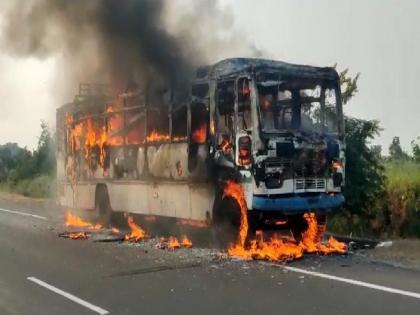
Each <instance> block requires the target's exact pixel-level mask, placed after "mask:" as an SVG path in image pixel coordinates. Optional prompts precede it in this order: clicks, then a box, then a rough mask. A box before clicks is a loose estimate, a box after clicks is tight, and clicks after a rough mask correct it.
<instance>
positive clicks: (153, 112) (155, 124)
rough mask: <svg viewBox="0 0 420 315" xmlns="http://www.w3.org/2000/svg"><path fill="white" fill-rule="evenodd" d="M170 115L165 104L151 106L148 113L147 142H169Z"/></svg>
mask: <svg viewBox="0 0 420 315" xmlns="http://www.w3.org/2000/svg"><path fill="white" fill-rule="evenodd" d="M169 140H170V137H169V116H168V110H167V109H165V108H164V107H163V106H161V107H153V108H150V109H149V111H148V113H147V142H148V143H154V142H168V141H169Z"/></svg>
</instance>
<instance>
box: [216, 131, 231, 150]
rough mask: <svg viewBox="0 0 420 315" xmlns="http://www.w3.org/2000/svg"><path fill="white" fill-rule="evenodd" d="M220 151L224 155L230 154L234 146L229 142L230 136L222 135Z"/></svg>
mask: <svg viewBox="0 0 420 315" xmlns="http://www.w3.org/2000/svg"><path fill="white" fill-rule="evenodd" d="M219 149H220V150H222V151H223V153H228V152H229V151H230V150H231V149H232V144H231V143H230V142H229V136H227V135H222V143H220V144H219Z"/></svg>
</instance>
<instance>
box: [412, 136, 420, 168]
mask: <svg viewBox="0 0 420 315" xmlns="http://www.w3.org/2000/svg"><path fill="white" fill-rule="evenodd" d="M411 149H412V152H413V160H414V161H416V162H417V163H420V137H417V141H414V140H413V141H411Z"/></svg>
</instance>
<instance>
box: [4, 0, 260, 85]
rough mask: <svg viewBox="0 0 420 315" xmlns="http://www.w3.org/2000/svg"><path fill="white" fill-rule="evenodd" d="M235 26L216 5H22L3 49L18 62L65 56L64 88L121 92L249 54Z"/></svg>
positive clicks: (12, 14)
mask: <svg viewBox="0 0 420 315" xmlns="http://www.w3.org/2000/svg"><path fill="white" fill-rule="evenodd" d="M232 20H233V19H232V15H231V14H229V12H228V11H226V12H224V10H222V9H221V8H220V5H219V4H218V3H217V2H216V1H164V0H124V1H117V0H90V1H86V0H72V1H66V0H31V1H19V2H17V4H15V5H14V6H12V7H11V9H10V11H9V12H8V14H7V16H6V23H5V26H4V30H3V38H2V46H3V49H5V50H6V51H8V52H9V53H11V54H14V55H16V56H22V57H27V56H35V57H38V58H45V57H49V56H51V55H55V54H57V55H60V56H62V57H63V58H64V60H65V64H66V67H64V68H63V71H65V72H66V75H67V76H68V78H69V81H70V82H65V83H67V84H73V85H76V84H77V83H78V82H77V81H90V82H109V83H111V84H112V86H113V87H114V88H116V89H118V90H120V91H121V90H122V89H123V88H124V86H125V85H126V83H127V81H129V80H135V81H136V82H146V81H148V80H150V79H153V80H157V81H160V82H162V83H164V84H175V83H177V82H181V81H185V80H184V79H185V78H186V77H188V75H189V74H190V73H191V71H192V70H193V69H194V67H196V66H197V65H201V64H205V63H207V62H209V61H214V59H215V57H216V58H217V57H219V56H223V57H224V56H226V55H229V50H230V51H231V52H233V50H236V52H245V54H248V55H250V54H251V55H252V54H253V53H255V51H254V50H253V48H252V47H253V46H252V45H250V44H249V43H248V42H247V41H246V40H245V37H244V36H243V34H240V33H235V35H233V34H234V32H233V31H232V25H233V21H232ZM232 38H234V40H232ZM234 45H237V46H241V48H240V49H236V48H237V47H233V46H234Z"/></svg>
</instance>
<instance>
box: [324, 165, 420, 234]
mask: <svg viewBox="0 0 420 315" xmlns="http://www.w3.org/2000/svg"><path fill="white" fill-rule="evenodd" d="M384 166H385V176H386V183H385V194H384V196H383V198H379V199H378V200H376V201H375V203H374V205H372V207H370V208H369V209H364V210H363V213H362V214H361V215H351V214H350V213H348V212H347V211H346V210H345V209H344V211H340V212H338V213H337V214H335V215H333V216H332V217H331V218H330V219H329V222H328V229H329V230H330V231H331V232H336V233H339V234H350V233H351V234H353V235H354V236H360V237H374V238H376V237H381V238H389V237H392V238H401V237H402V238H406V237H416V238H420V163H415V162H414V161H392V162H390V161H387V162H385V164H384Z"/></svg>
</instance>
